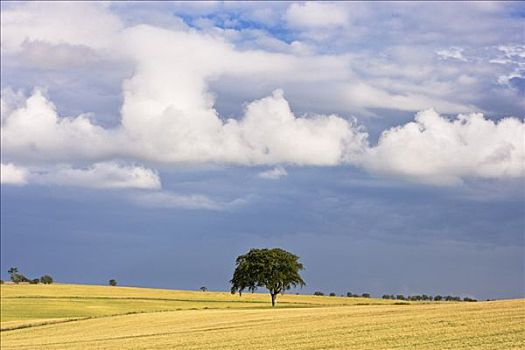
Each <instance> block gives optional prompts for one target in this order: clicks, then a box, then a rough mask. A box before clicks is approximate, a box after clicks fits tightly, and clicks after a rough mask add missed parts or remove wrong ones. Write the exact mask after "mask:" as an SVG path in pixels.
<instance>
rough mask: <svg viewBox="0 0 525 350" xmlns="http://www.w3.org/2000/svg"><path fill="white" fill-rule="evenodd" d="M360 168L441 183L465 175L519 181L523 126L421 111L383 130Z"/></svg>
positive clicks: (524, 165)
mask: <svg viewBox="0 0 525 350" xmlns="http://www.w3.org/2000/svg"><path fill="white" fill-rule="evenodd" d="M362 164H363V165H364V166H365V167H366V168H367V169H369V170H371V171H373V172H378V173H385V174H393V175H396V176H401V177H405V178H408V179H410V180H415V181H420V182H426V183H434V184H445V185H447V184H455V183H459V182H461V181H462V179H463V178H468V177H478V178H519V177H524V176H525V123H524V122H523V121H520V120H519V119H517V118H505V119H502V120H500V121H499V122H493V121H491V120H489V119H486V118H484V117H483V115H482V114H470V115H459V116H458V117H457V118H454V119H452V120H449V119H447V118H445V117H443V116H440V115H438V114H437V113H436V112H435V111H434V110H426V111H423V112H420V113H418V114H417V115H416V118H415V120H414V121H413V122H409V123H407V124H405V125H402V126H398V127H394V128H392V129H389V130H387V131H384V132H383V134H382V135H381V138H380V139H379V142H378V144H377V146H375V147H372V148H370V149H369V151H368V153H367V154H366V156H365V157H364V158H363V161H362Z"/></svg>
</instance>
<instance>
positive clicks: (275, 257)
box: [230, 248, 305, 306]
mask: <svg viewBox="0 0 525 350" xmlns="http://www.w3.org/2000/svg"><path fill="white" fill-rule="evenodd" d="M303 269H304V267H303V264H301V263H300V262H299V257H298V256H296V255H294V254H292V253H289V252H287V251H286V250H283V249H280V248H273V249H251V250H250V251H249V252H248V253H246V254H245V255H240V256H238V257H237V260H236V268H235V272H234V273H233V278H232V279H231V281H230V283H231V293H232V294H234V293H236V292H239V295H242V292H243V291H244V290H248V291H250V292H254V291H255V290H256V289H257V288H259V287H265V288H267V289H268V291H269V292H270V295H271V297H272V306H275V299H276V297H277V294H279V293H284V292H285V291H287V290H289V289H290V288H292V287H297V286H300V287H303V286H304V285H305V283H304V281H303V279H302V277H301V275H300V274H299V272H300V271H301V270H303Z"/></svg>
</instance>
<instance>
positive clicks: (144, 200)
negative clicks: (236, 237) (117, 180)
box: [132, 191, 246, 210]
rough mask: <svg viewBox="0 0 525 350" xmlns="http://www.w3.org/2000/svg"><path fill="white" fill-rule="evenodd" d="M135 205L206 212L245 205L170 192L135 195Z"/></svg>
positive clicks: (235, 201)
mask: <svg viewBox="0 0 525 350" xmlns="http://www.w3.org/2000/svg"><path fill="white" fill-rule="evenodd" d="M132 199H133V200H134V201H135V203H137V204H139V205H142V206H146V207H152V208H183V209H205V210H227V209H232V208H235V207H238V206H240V205H244V204H245V203H246V201H245V200H243V199H236V200H233V201H231V202H221V201H216V200H214V199H211V198H210V197H208V196H205V195H200V194H191V195H181V194H177V193H173V192H169V191H164V192H160V191H159V192H145V193H140V194H137V195H134V196H133V197H132Z"/></svg>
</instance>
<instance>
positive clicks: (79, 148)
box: [1, 2, 523, 188]
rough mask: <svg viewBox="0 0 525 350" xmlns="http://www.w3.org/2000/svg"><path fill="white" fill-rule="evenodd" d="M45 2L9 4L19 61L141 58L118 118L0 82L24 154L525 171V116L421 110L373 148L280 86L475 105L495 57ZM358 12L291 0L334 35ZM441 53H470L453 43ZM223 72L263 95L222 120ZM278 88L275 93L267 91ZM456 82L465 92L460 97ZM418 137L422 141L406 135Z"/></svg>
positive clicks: (70, 159)
mask: <svg viewBox="0 0 525 350" xmlns="http://www.w3.org/2000/svg"><path fill="white" fill-rule="evenodd" d="M46 6H47V4H46ZM46 6H43V5H41V4H36V5H33V4H22V5H19V6H13V9H8V10H6V11H2V50H3V51H2V54H4V53H6V52H7V53H8V54H9V55H15V56H16V54H19V55H21V56H20V57H23V59H21V60H20V61H21V62H25V63H28V62H33V63H31V64H33V65H35V64H36V63H37V62H38V61H40V58H42V57H46V56H48V53H50V52H55V53H56V54H55V56H54V59H53V60H52V61H49V62H44V63H43V64H41V65H40V68H41V69H44V70H46V69H60V67H61V66H62V65H64V66H67V67H71V66H73V65H74V64H75V63H76V62H80V61H82V59H84V61H83V64H92V63H93V62H94V61H96V60H97V59H98V58H99V57H102V56H104V55H106V56H112V55H115V56H118V57H119V58H120V59H122V60H123V61H125V62H129V61H132V63H133V65H134V71H133V74H132V76H130V77H129V78H128V79H127V80H125V81H124V83H123V85H122V86H123V87H122V95H123V105H122V108H121V115H120V117H121V119H120V123H119V124H118V125H117V126H115V127H113V128H108V127H102V126H101V125H99V124H97V123H96V122H95V121H94V118H92V116H90V115H79V116H76V117H65V116H61V115H59V113H58V111H57V108H56V107H55V106H54V105H53V103H52V102H51V101H50V100H49V99H48V98H46V97H45V94H44V93H43V92H41V91H40V90H36V91H35V92H34V93H33V94H32V96H30V97H29V98H27V99H24V98H21V94H20V93H14V92H12V91H10V90H6V91H2V108H1V109H2V129H1V132H2V139H1V146H2V156H3V157H5V159H7V160H9V161H12V162H14V163H16V164H17V165H21V166H27V167H31V166H47V167H48V168H49V167H53V166H56V165H57V164H78V163H81V164H87V163H96V164H106V163H107V162H108V161H109V162H111V161H113V160H123V159H124V160H132V161H138V162H141V163H142V162H144V163H165V164H171V165H176V164H180V163H205V162H208V163H228V164H243V165H275V164H292V165H315V166H332V165H339V164H358V165H363V166H365V167H366V168H367V169H370V170H371V171H374V172H382V173H391V174H395V175H399V176H406V177H409V178H413V179H419V180H421V181H430V182H440V183H450V182H455V181H459V180H460V179H462V178H465V177H469V176H472V177H483V178H507V177H517V176H523V170H522V167H520V166H519V161H523V156H522V153H523V152H522V151H523V147H522V144H520V143H519V141H516V140H517V139H518V138H519V137H520V136H523V122H521V121H520V120H518V119H510V118H508V119H505V120H503V121H501V122H499V123H497V124H496V123H494V122H491V121H490V120H487V119H485V118H483V117H481V116H461V117H459V119H457V120H454V121H448V120H446V119H445V118H442V117H439V116H437V114H436V113H434V112H429V111H426V112H422V113H420V114H419V115H418V116H417V118H416V121H415V122H412V123H408V124H406V125H403V126H400V127H397V128H394V129H391V130H388V131H386V132H385V133H384V134H383V137H382V138H381V140H380V142H379V144H378V145H377V146H375V147H372V148H369V147H368V136H367V134H366V132H364V130H363V129H362V128H360V127H358V126H356V123H355V122H353V121H349V120H347V119H345V118H342V117H340V116H337V115H326V114H308V115H297V114H296V113H294V112H293V111H292V109H291V107H290V104H289V102H288V101H287V100H286V99H285V97H284V95H283V92H282V90H281V89H279V87H282V86H284V87H285V88H286V89H287V90H286V91H288V87H290V89H291V90H292V91H294V92H295V94H294V95H295V97H296V98H297V96H300V97H299V100H302V102H303V103H302V107H303V108H302V110H303V111H304V110H308V109H307V108H308V107H312V108H319V109H321V110H323V109H324V110H326V109H328V108H329V110H332V109H331V108H332V106H337V108H338V110H344V111H352V110H358V111H364V110H366V109H370V108H375V109H384V108H388V109H394V110H398V111H399V110H405V111H414V110H421V109H425V108H428V107H429V106H434V107H435V108H437V109H438V110H440V111H441V112H445V113H450V112H454V113H457V112H465V113H466V112H467V111H479V110H480V109H479V108H476V107H475V106H473V105H470V104H468V103H467V101H469V100H471V99H472V97H471V96H469V95H468V92H464V90H469V91H471V90H472V91H474V92H476V91H475V90H474V87H472V89H470V88H469V89H465V88H464V85H465V84H467V85H470V86H473V85H479V84H478V83H477V82H479V81H480V80H479V79H477V78H478V77H479V74H478V73H477V72H478V71H482V72H484V70H486V67H485V66H477V67H474V68H472V70H469V69H470V68H471V66H475V64H477V61H476V62H473V64H472V65H467V66H468V67H464V68H461V69H459V68H458V67H456V66H454V65H453V64H452V62H447V63H445V62H438V66H439V67H437V68H436V67H426V66H425V64H424V63H425V62H428V60H429V57H430V59H431V58H432V57H435V56H434V54H433V53H434V52H435V50H434V49H432V50H428V51H422V50H421V49H420V48H417V47H416V46H414V45H404V46H403V45H398V46H394V47H393V48H392V49H391V50H389V51H388V50H387V51H386V53H385V54H386V56H385V57H382V58H381V57H380V56H377V57H376V56H371V55H370V54H366V55H363V56H359V55H354V54H340V55H314V54H313V52H315V50H311V49H310V46H311V45H312V43H311V42H309V41H305V42H296V44H295V46H297V50H295V51H297V52H296V53H295V54H294V53H293V52H295V51H294V50H288V51H287V49H286V45H287V44H282V43H281V42H280V41H279V40H277V39H275V40H271V39H273V38H271V37H269V34H268V33H266V34H264V35H262V34H261V33H259V34H257V33H255V34H254V33H252V34H253V35H258V36H259V38H261V39H264V40H263V41H265V44H264V45H263V46H265V47H270V46H273V47H274V48H275V50H274V51H281V52H289V53H287V54H285V53H270V52H266V51H263V50H260V49H259V50H254V49H242V50H241V49H239V48H238V47H235V46H234V45H233V44H232V43H231V42H230V41H228V40H227V39H226V38H228V35H230V34H231V35H243V34H241V32H240V31H235V30H223V29H218V28H210V29H207V30H209V31H197V30H193V29H191V30H190V29H187V28H183V29H180V28H178V27H174V28H172V29H173V30H168V29H161V28H156V27H153V26H148V25H138V26H133V27H128V28H125V29H123V25H122V23H121V22H120V20H119V19H118V17H116V16H114V15H113V14H111V12H110V11H109V10H107V9H106V8H105V7H104V6H103V5H99V4H96V5H93V4H86V3H83V4H80V5H72V4H69V3H68V4H62V3H60V4H58V5H53V6H57V7H56V8H55V7H53V10H49V9H48V8H47V7H46ZM199 11H200V10H199ZM206 11H208V10H206ZM70 12H72V13H71V14H69V13H70ZM73 12H74V13H73ZM68 14H69V15H68ZM352 15H354V14H353V13H352ZM349 16H350V12H349V11H348V9H347V8H346V7H345V6H342V5H341V4H332V3H313V2H308V3H304V4H292V5H290V6H289V8H288V11H287V19H288V20H289V23H290V25H294V26H297V28H299V27H304V28H305V30H306V31H309V30H313V31H314V32H315V31H316V28H319V29H320V30H321V29H322V30H325V29H326V28H328V27H330V28H331V29H328V30H329V31H331V30H334V31H332V32H331V33H332V34H333V33H338V32H337V31H336V29H334V28H337V27H339V26H346V25H347V24H348V21H349ZM90 17H92V18H94V19H95V20H92V18H90ZM74 22H75V25H72V23H74ZM76 22H78V23H76ZM337 30H339V29H337ZM227 33H230V34H227ZM232 33H233V34H232ZM261 45H262V44H261ZM282 45H284V46H282ZM303 45H306V46H304V47H303ZM288 46H290V47H291V46H294V45H293V44H290V45H288ZM499 51H501V52H500V53H503V54H504V55H505V58H507V59H510V58H512V59H517V58H520V57H522V56H523V54H522V52H523V50H522V49H520V48H519V47H517V48H516V46H511V45H507V46H501V47H500V48H499ZM290 52H292V53H290ZM299 52H300V53H299ZM469 52H470V51H469ZM438 54H439V55H440V56H441V57H444V58H453V59H455V60H456V61H457V60H465V57H464V56H463V54H462V49H461V48H458V47H451V48H450V49H448V50H442V51H438ZM15 56H13V57H15ZM16 57H19V56H16ZM442 66H443V67H442ZM461 66H462V67H463V66H465V65H461ZM490 66H491V67H492V66H498V67H499V66H500V65H490ZM359 67H361V68H360V69H358V68H359ZM421 67H424V68H423V69H422V68H421ZM463 69H464V71H463ZM498 69H499V68H498ZM489 73H493V71H491V70H489ZM489 73H484V74H489ZM436 76H439V77H440V78H441V79H436V78H435V77H436ZM451 77H454V78H453V79H455V80H451V79H452V78H451ZM449 78H450V79H449ZM221 79H231V80H232V81H234V84H235V85H236V86H234V87H232V89H231V90H230V89H226V90H228V91H233V94H236V93H237V92H239V94H243V93H244V90H251V91H252V95H254V96H257V97H254V98H256V100H255V101H253V102H251V103H249V104H247V105H245V109H244V112H243V113H242V115H237V116H235V117H236V118H230V119H226V118H225V117H224V116H220V115H219V113H218V112H217V110H216V109H215V99H216V97H215V95H214V94H213V93H212V92H211V91H210V88H209V86H210V83H211V82H213V81H219V80H221ZM456 80H457V83H456ZM253 81H257V84H253ZM230 87H231V86H230ZM458 87H459V88H458ZM276 88H277V89H276ZM235 89H236V90H235ZM272 89H274V92H273V93H272V94H271V95H270V96H267V97H264V98H260V97H261V96H265V95H266V94H268V92H269V91H271V90H272ZM9 91H10V92H9ZM253 91H255V92H253ZM263 93H264V95H263ZM461 94H465V96H467V97H461V98H458V97H457V96H456V95H461ZM243 96H244V95H243ZM254 98H251V100H253V99H254ZM245 101H246V100H242V101H241V102H239V104H240V103H242V102H245ZM321 105H322V106H323V107H322V108H321V107H319V106H321ZM305 106H306V107H307V108H305ZM334 108H335V107H334ZM348 114H349V113H348ZM507 125H511V126H512V127H508V126H507ZM513 128H514V129H515V130H514V129H513ZM508 129H513V130H514V131H509V130H508ZM418 130H419V132H418ZM486 130H489V131H486ZM490 130H492V131H490ZM483 132H485V134H483V135H484V137H489V136H494V135H500V136H499V138H498V139H496V140H495V139H493V138H489V139H490V140H492V141H491V142H489V143H487V144H486V143H483V142H481V141H480V138H479V137H477V136H476V133H483ZM465 135H466V136H465ZM444 140H448V141H447V142H445V141H444ZM450 140H452V141H450ZM463 142H466V146H465V145H463ZM412 144H414V145H416V146H415V147H414V148H410V147H406V145H412ZM520 145H521V146H520ZM478 150H479V153H476V152H478ZM520 152H521V153H520ZM520 157H521V158H520ZM517 160H518V161H517ZM100 162H102V163H100ZM96 164H95V165H93V166H92V167H91V168H87V169H84V170H80V169H74V168H73V167H72V166H71V165H68V167H69V168H66V169H62V170H61V171H59V172H58V173H57V174H54V175H51V174H48V175H46V176H47V177H48V181H50V182H52V181H55V180H56V179H60V181H59V180H56V181H58V182H60V183H64V182H67V177H68V176H69V175H72V174H74V176H76V178H78V179H81V180H70V181H73V182H74V181H78V182H77V184H78V183H84V184H85V183H89V182H90V180H93V179H94V178H95V179H97V177H96V174H95V173H97V174H98V173H100V172H102V173H104V171H105V170H108V169H104V168H102V169H100V165H96ZM107 164H111V163H107ZM117 167H118V166H117ZM128 170H129V169H127V170H126V171H128ZM145 171H149V170H147V169H145ZM115 172H116V173H119V172H118V171H117V170H115ZM61 174H62V175H61ZM64 174H66V175H67V176H66V175H64ZM106 175H107V174H106ZM74 176H73V177H74ZM53 178H54V179H55V180H51V179H53ZM41 181H43V180H41ZM101 181H102V180H101ZM128 181H131V180H129V179H127V178H126V177H124V178H123V179H122V183H124V184H129V183H131V184H134V185H132V186H131V187H140V186H141V185H140V181H139V182H133V181H131V182H128ZM95 182H96V181H95ZM117 183H119V182H117ZM146 183H148V185H145V187H149V188H156V187H155V186H156V185H155V181H153V180H151V178H150V182H147V181H146ZM123 186H124V185H123ZM125 186H127V185H125ZM159 186H160V183H159Z"/></svg>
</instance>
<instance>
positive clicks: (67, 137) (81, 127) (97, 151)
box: [1, 90, 120, 161]
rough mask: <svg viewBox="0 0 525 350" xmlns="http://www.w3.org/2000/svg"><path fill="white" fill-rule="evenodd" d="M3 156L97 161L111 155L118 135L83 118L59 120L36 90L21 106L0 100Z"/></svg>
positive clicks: (46, 159) (48, 103)
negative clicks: (4, 108)
mask: <svg viewBox="0 0 525 350" xmlns="http://www.w3.org/2000/svg"><path fill="white" fill-rule="evenodd" d="M2 102H3V103H2V105H3V106H5V107H6V109H7V111H10V112H6V114H5V115H4V114H2V129H1V131H2V140H1V145H2V154H3V155H6V154H7V155H9V156H13V157H16V158H17V159H20V160H31V161H50V160H59V161H64V160H77V159H97V158H101V157H104V156H108V155H110V154H111V153H112V152H114V150H115V147H116V144H117V143H118V142H119V140H120V136H119V135H118V134H116V133H113V132H111V131H108V130H107V129H104V128H102V127H100V126H96V125H94V124H93V123H91V121H90V120H89V118H88V117H87V116H86V115H80V116H78V117H75V118H63V117H59V116H58V114H57V111H56V108H55V106H54V105H53V104H52V103H51V102H50V101H49V100H48V99H47V98H46V97H44V95H43V94H42V92H41V91H39V90H36V91H35V92H34V93H33V95H31V96H30V97H29V98H28V99H27V100H26V101H25V103H24V104H23V105H22V106H19V107H18V108H17V107H12V106H9V105H8V103H9V101H4V100H2Z"/></svg>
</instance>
